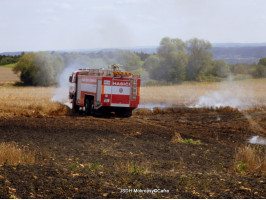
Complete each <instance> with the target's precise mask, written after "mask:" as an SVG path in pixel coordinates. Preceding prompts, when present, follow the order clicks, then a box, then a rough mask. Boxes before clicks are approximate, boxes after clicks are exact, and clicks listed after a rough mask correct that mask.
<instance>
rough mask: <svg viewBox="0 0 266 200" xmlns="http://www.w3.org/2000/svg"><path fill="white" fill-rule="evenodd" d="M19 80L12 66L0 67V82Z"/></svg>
mask: <svg viewBox="0 0 266 200" xmlns="http://www.w3.org/2000/svg"><path fill="white" fill-rule="evenodd" d="M16 81H19V76H18V75H16V74H14V72H13V71H12V68H7V67H0V84H1V83H6V82H16Z"/></svg>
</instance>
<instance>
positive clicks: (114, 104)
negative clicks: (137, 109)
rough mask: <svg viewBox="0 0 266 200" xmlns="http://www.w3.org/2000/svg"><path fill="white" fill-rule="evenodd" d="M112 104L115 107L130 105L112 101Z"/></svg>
mask: <svg viewBox="0 0 266 200" xmlns="http://www.w3.org/2000/svg"><path fill="white" fill-rule="evenodd" d="M111 106H114V107H129V104H122V103H111Z"/></svg>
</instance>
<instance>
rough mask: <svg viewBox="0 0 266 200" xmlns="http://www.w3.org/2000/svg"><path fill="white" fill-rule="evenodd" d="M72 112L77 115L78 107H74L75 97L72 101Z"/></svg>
mask: <svg viewBox="0 0 266 200" xmlns="http://www.w3.org/2000/svg"><path fill="white" fill-rule="evenodd" d="M72 111H73V113H77V112H78V111H79V106H78V105H76V97H74V98H73V100H72Z"/></svg>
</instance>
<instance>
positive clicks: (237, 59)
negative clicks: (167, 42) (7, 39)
mask: <svg viewBox="0 0 266 200" xmlns="http://www.w3.org/2000/svg"><path fill="white" fill-rule="evenodd" d="M212 46H213V48H212V49H211V52H212V53H213V54H214V59H215V60H220V59H222V60H225V61H226V62H227V63H228V64H235V63H247V64H251V63H254V62H255V63H257V62H258V61H259V59H260V58H263V57H266V43H213V44H212ZM157 48H158V46H143V47H130V48H106V49H86V50H84V49H83V50H61V51H56V52H58V53H65V52H76V53H93V52H99V51H103V52H112V51H115V50H118V49H123V50H129V51H132V52H138V53H141V52H142V53H146V54H153V53H156V52H157ZM48 52H53V51H48ZM21 53H22V52H21V51H20V52H3V53H0V55H12V56H14V55H21ZM26 53H27V52H26Z"/></svg>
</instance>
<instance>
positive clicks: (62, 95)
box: [51, 65, 78, 106]
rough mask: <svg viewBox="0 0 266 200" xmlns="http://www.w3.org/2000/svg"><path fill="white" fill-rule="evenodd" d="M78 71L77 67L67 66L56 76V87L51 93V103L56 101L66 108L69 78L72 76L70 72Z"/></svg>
mask: <svg viewBox="0 0 266 200" xmlns="http://www.w3.org/2000/svg"><path fill="white" fill-rule="evenodd" d="M77 69H78V66H75V65H68V66H67V67H66V68H65V69H64V70H63V71H62V72H61V73H60V74H59V76H58V78H57V81H58V87H57V88H56V89H55V90H53V91H52V94H53V96H52V98H51V101H57V102H60V103H64V104H66V105H68V106H70V105H69V103H68V93H69V87H70V83H69V76H70V75H71V74H72V72H74V71H76V70H77Z"/></svg>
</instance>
